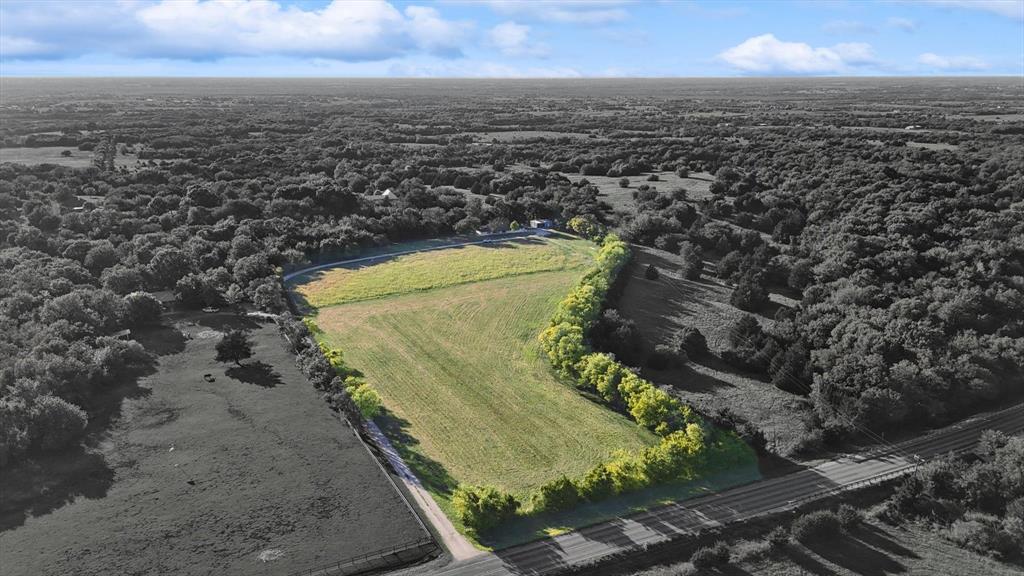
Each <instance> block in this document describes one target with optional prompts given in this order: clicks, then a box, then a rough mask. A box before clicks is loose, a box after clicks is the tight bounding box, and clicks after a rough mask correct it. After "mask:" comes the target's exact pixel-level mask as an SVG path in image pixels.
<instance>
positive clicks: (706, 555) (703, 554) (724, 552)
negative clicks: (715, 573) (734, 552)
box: [690, 542, 730, 570]
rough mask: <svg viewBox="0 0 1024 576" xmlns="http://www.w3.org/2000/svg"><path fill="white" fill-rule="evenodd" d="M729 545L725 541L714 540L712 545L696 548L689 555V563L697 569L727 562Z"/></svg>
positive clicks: (709, 568)
mask: <svg viewBox="0 0 1024 576" xmlns="http://www.w3.org/2000/svg"><path fill="white" fill-rule="evenodd" d="M729 556H730V555H729V546H728V545H727V544H726V543H725V542H716V543H715V545H714V546H710V547H708V546H705V547H703V548H698V549H697V551H696V552H694V553H693V555H692V556H690V563H691V564H693V567H694V568H697V569H698V570H711V569H714V568H717V567H719V566H725V565H726V564H728V563H729Z"/></svg>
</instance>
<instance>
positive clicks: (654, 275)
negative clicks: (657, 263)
mask: <svg viewBox="0 0 1024 576" xmlns="http://www.w3.org/2000/svg"><path fill="white" fill-rule="evenodd" d="M659 276H661V274H659V273H658V269H657V268H655V267H654V264H648V265H647V269H646V270H644V278H647V279H648V280H657V279H658V277H659Z"/></svg>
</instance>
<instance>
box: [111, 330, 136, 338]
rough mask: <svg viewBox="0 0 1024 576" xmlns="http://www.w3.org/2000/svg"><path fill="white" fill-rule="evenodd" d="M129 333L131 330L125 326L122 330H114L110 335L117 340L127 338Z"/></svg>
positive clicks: (130, 333)
mask: <svg viewBox="0 0 1024 576" xmlns="http://www.w3.org/2000/svg"><path fill="white" fill-rule="evenodd" d="M131 335H132V331H131V330H129V329H127V328H125V329H124V330H119V331H117V332H114V333H113V334H111V336H113V337H114V338H117V339H118V340H128V338H129V337H130V336H131Z"/></svg>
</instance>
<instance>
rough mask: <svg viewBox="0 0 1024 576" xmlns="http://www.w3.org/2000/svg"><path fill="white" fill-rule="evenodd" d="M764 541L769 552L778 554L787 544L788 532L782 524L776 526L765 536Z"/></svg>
mask: <svg viewBox="0 0 1024 576" xmlns="http://www.w3.org/2000/svg"><path fill="white" fill-rule="evenodd" d="M765 541H766V542H767V543H768V552H769V553H771V554H779V553H781V552H782V551H784V550H785V549H786V548H787V547H788V546H789V532H786V529H785V528H783V527H782V526H776V527H775V528H773V529H772V531H771V532H769V533H768V536H766V537H765Z"/></svg>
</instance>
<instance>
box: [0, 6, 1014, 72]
mask: <svg viewBox="0 0 1024 576" xmlns="http://www.w3.org/2000/svg"><path fill="white" fill-rule="evenodd" d="M961 74H969V75H1013V74H1017V75H1021V74H1024V0H962V1H958V0H905V1H899V0H892V1H870V2H867V1H842V0H835V1H818V2H810V1H768V0H762V1H748V2H742V1H736V2H732V1H711V0H705V1H684V0H674V1H657V0H651V1H648V2H629V1H617V0H576V1H545V0H526V1H523V2H516V1H506V0H489V1H488V0H478V1H460V0H439V1H437V2H428V1H410V2H406V1H401V0H390V1H388V0H366V1H362V0H333V1H331V0H321V1H314V0H308V1H304V0H251V1H244V0H105V1H102V2H99V1H96V2H93V1H92V0H30V1H24V2H22V1H18V0H0V75H8V76H15V75H17V76H447V77H451V76H458V77H577V76H583V77H585V76H751V75H760V76H769V75H770V76H786V75H800V76H805V75H825V76H835V75H961Z"/></svg>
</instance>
